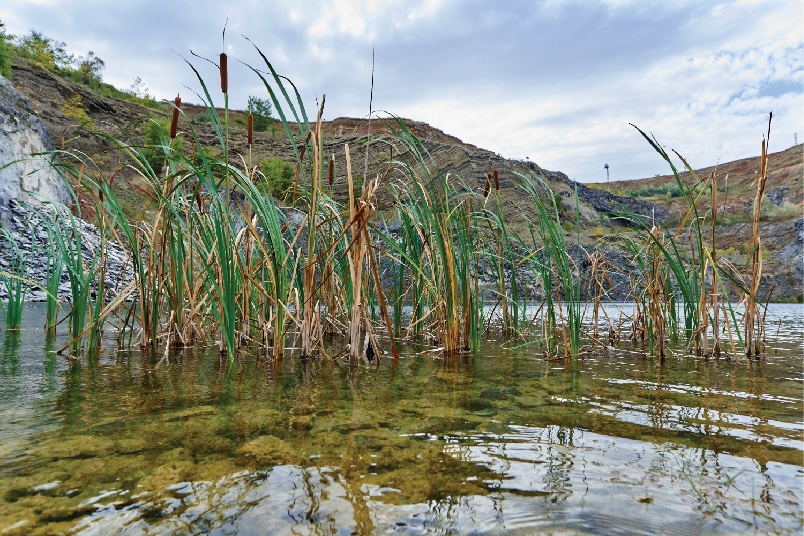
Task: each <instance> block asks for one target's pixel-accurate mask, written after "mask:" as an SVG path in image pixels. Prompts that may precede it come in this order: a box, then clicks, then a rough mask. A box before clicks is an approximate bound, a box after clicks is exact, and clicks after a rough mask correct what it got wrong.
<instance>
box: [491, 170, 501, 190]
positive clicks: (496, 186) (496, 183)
mask: <svg viewBox="0 0 804 536" xmlns="http://www.w3.org/2000/svg"><path fill="white" fill-rule="evenodd" d="M492 174H493V175H494V189H495V190H497V191H498V192H499V191H500V174H499V173H498V172H497V168H494V171H493V172H492Z"/></svg>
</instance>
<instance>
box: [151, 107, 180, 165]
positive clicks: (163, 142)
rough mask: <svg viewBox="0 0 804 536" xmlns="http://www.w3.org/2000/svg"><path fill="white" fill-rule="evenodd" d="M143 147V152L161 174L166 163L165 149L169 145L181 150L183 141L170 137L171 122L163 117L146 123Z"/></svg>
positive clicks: (178, 150)
mask: <svg viewBox="0 0 804 536" xmlns="http://www.w3.org/2000/svg"><path fill="white" fill-rule="evenodd" d="M142 139H143V148H142V154H143V156H144V157H145V160H146V161H147V162H148V165H150V166H151V169H153V170H154V172H155V173H156V174H157V175H159V174H160V173H161V171H162V167H164V165H165V160H166V158H165V150H166V148H167V147H170V149H172V150H175V151H177V152H179V153H180V152H181V150H182V141H181V139H180V138H176V139H175V140H171V139H170V124H169V123H168V122H167V121H163V120H161V119H152V120H150V121H148V122H147V123H146V124H145V131H144V132H143V134H142Z"/></svg>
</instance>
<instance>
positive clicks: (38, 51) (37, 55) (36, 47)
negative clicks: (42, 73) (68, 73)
mask: <svg viewBox="0 0 804 536" xmlns="http://www.w3.org/2000/svg"><path fill="white" fill-rule="evenodd" d="M65 46H67V45H65V44H64V43H62V42H61V41H54V40H53V39H51V38H49V37H46V36H44V35H43V34H42V32H38V31H36V30H31V33H30V34H29V35H26V36H25V37H21V38H19V39H17V46H16V48H17V53H18V54H19V55H20V56H22V57H23V58H27V59H29V60H31V61H35V62H36V63H39V64H41V65H42V66H43V67H45V68H46V69H47V70H49V71H53V72H59V71H63V70H64V69H68V68H69V67H70V66H71V65H72V64H73V62H74V61H75V58H74V57H73V55H72V54H68V53H67V51H66V50H65V48H64V47H65Z"/></svg>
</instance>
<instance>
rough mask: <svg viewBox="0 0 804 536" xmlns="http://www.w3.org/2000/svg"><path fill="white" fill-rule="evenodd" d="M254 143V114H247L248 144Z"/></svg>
mask: <svg viewBox="0 0 804 536" xmlns="http://www.w3.org/2000/svg"><path fill="white" fill-rule="evenodd" d="M253 142H254V114H248V144H249V145H251V144H252V143H253Z"/></svg>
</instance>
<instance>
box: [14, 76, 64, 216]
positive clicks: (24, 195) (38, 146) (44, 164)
mask: <svg viewBox="0 0 804 536" xmlns="http://www.w3.org/2000/svg"><path fill="white" fill-rule="evenodd" d="M52 148H53V147H52V145H51V143H50V135H49V134H48V131H47V128H46V127H45V124H44V123H43V122H42V120H41V119H40V118H39V117H38V116H37V115H36V113H35V112H34V110H33V108H32V107H31V104H30V102H29V101H28V99H27V98H25V96H24V95H22V93H20V92H19V91H17V90H16V89H14V87H13V86H12V85H11V82H9V81H8V80H6V79H5V78H3V77H0V221H2V222H3V223H4V224H6V225H8V224H9V223H10V221H11V208H10V204H11V202H12V201H20V202H23V203H32V204H37V203H39V202H41V201H48V202H55V203H63V202H66V201H67V200H68V199H69V194H68V190H67V187H66V186H65V184H64V183H63V181H62V179H61V178H60V177H59V175H58V173H56V171H55V170H54V169H53V168H52V167H51V165H50V160H49V159H48V157H47V156H45V155H42V154H40V153H44V152H47V151H50V150H52Z"/></svg>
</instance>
